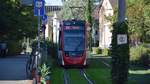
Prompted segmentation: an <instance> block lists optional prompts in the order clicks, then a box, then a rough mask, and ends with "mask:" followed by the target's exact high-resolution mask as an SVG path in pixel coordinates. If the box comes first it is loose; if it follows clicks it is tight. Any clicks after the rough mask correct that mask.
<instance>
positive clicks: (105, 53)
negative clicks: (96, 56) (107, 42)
mask: <svg viewBox="0 0 150 84" xmlns="http://www.w3.org/2000/svg"><path fill="white" fill-rule="evenodd" d="M108 52H109V49H107V48H105V49H102V54H103V55H104V56H108Z"/></svg>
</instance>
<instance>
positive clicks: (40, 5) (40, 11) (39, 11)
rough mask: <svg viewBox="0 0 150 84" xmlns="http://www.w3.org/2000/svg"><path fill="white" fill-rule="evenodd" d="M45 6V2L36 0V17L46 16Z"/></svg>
mask: <svg viewBox="0 0 150 84" xmlns="http://www.w3.org/2000/svg"><path fill="white" fill-rule="evenodd" d="M44 5H45V1H44V0H34V16H43V15H44V14H45V7H44Z"/></svg>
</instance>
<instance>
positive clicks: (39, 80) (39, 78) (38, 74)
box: [36, 70, 41, 83]
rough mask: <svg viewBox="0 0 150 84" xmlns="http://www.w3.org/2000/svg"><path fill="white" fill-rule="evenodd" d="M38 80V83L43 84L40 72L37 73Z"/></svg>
mask: <svg viewBox="0 0 150 84" xmlns="http://www.w3.org/2000/svg"><path fill="white" fill-rule="evenodd" d="M36 79H37V82H38V83H41V72H40V70H38V71H37V75H36Z"/></svg>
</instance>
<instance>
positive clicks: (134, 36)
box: [127, 0, 150, 45]
mask: <svg viewBox="0 0 150 84" xmlns="http://www.w3.org/2000/svg"><path fill="white" fill-rule="evenodd" d="M149 3H150V2H149V0H127V17H128V23H129V34H130V40H131V42H132V44H135V45H136V44H137V42H140V41H142V42H145V41H149V38H150V9H149V7H150V4H149Z"/></svg>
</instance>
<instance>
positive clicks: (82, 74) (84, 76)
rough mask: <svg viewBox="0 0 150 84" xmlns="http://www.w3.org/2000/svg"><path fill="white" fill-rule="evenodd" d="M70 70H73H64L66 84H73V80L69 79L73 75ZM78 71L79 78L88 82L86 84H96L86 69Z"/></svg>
mask: <svg viewBox="0 0 150 84" xmlns="http://www.w3.org/2000/svg"><path fill="white" fill-rule="evenodd" d="M68 70H71V69H64V70H63V80H64V84H72V81H73V80H72V79H71V78H70V77H69V76H70V75H71V73H69V71H68ZM76 70H77V71H79V77H80V79H85V81H86V82H87V83H86V84H94V83H93V81H92V80H91V79H90V78H89V77H88V75H87V73H86V71H85V70H84V69H76Z"/></svg>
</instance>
